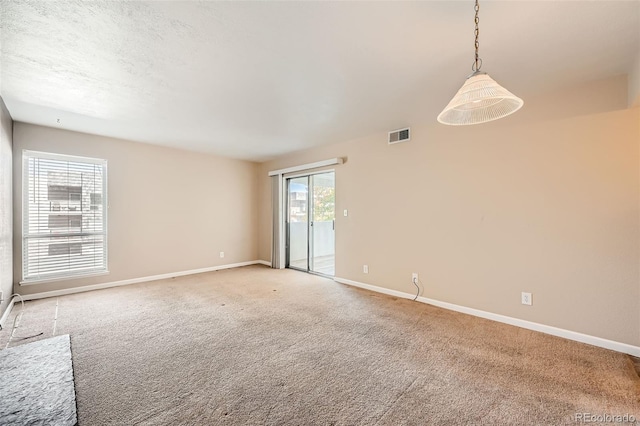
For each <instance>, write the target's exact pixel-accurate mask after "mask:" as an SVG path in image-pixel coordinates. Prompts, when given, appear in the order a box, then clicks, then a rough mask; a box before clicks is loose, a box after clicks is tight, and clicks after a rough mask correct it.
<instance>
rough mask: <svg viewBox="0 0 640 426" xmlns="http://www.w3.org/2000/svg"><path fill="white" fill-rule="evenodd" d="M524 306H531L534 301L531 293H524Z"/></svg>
mask: <svg viewBox="0 0 640 426" xmlns="http://www.w3.org/2000/svg"><path fill="white" fill-rule="evenodd" d="M522 304H523V305H529V306H531V305H532V304H533V300H532V299H531V293H525V292H522Z"/></svg>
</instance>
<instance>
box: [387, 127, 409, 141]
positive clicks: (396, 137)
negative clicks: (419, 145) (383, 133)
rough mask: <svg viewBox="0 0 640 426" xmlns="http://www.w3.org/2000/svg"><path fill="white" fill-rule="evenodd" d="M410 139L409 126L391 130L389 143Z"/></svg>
mask: <svg viewBox="0 0 640 426" xmlns="http://www.w3.org/2000/svg"><path fill="white" fill-rule="evenodd" d="M408 140H409V127H407V128H406V129H400V130H394V131H393V132H389V145H393V144H394V143H400V142H406V141H408Z"/></svg>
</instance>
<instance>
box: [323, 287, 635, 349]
mask: <svg viewBox="0 0 640 426" xmlns="http://www.w3.org/2000/svg"><path fill="white" fill-rule="evenodd" d="M334 281H336V282H339V283H341V284H347V285H350V286H354V287H359V288H363V289H366V290H371V291H375V292H377V293H382V294H387V295H389V296H395V297H400V298H403V299H413V298H414V297H415V294H409V293H404V292H401V291H396V290H390V289H388V288H384V287H378V286H375V285H371V284H365V283H361V282H358V281H352V280H348V279H346V278H339V277H335V278H334ZM417 301H418V302H422V303H427V304H429V305H433V306H438V307H440V308H444V309H448V310H451V311H456V312H461V313H463V314H468V315H473V316H476V317H480V318H485V319H488V320H492V321H497V322H501V323H504V324H509V325H514V326H516V327H521V328H526V329H528V330H533V331H539V332H541V333H546V334H551V335H553V336H558V337H563V338H565V339H569V340H574V341H576V342H581V343H587V344H589V345H593V346H598V347H601V348H605V349H611V350H612V351H616V352H622V353H625V354H629V355H633V356H637V357H640V347H639V346H633V345H629V344H627V343H621V342H615V341H613V340H607V339H603V338H601V337H595V336H590V335H588V334H583V333H578V332H576V331H570V330H565V329H562V328H557V327H552V326H549V325H544V324H539V323H536V322H531V321H526V320H522V319H518V318H513V317H508V316H505V315H500V314H494V313H492V312H487V311H481V310H479V309H474V308H467V307H466V306H460V305H455V304H453V303H448V302H441V301H439V300H435V299H429V298H427V297H418V299H417Z"/></svg>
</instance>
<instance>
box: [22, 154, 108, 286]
mask: <svg viewBox="0 0 640 426" xmlns="http://www.w3.org/2000/svg"><path fill="white" fill-rule="evenodd" d="M23 173H24V177H23V186H24V193H23V233H22V235H23V237H22V238H23V241H22V253H23V256H22V280H23V281H22V282H23V283H32V282H38V281H44V280H49V279H59V278H69V277H75V276H81V275H92V274H97V273H104V272H107V206H106V199H107V162H106V160H100V159H97V158H84V157H72V156H68V155H60V154H49V153H44V152H35V151H24V152H23Z"/></svg>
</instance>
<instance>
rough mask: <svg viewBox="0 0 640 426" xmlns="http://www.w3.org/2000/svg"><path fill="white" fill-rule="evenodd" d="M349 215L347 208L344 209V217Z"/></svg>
mask: <svg viewBox="0 0 640 426" xmlns="http://www.w3.org/2000/svg"><path fill="white" fill-rule="evenodd" d="M347 216H349V211H348V210H347V209H344V217H347Z"/></svg>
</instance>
